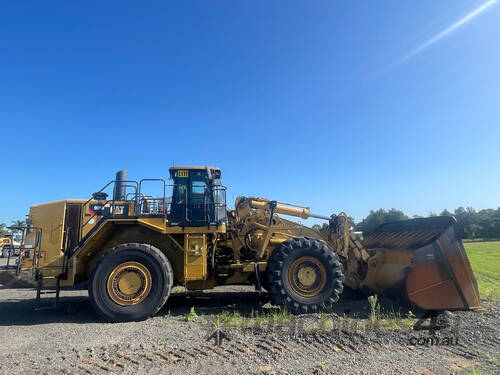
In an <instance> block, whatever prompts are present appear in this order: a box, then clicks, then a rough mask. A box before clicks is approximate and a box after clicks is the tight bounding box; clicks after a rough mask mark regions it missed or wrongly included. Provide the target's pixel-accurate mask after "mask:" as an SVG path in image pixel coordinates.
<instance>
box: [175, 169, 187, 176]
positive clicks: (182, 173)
mask: <svg viewBox="0 0 500 375" xmlns="http://www.w3.org/2000/svg"><path fill="white" fill-rule="evenodd" d="M177 177H181V178H188V177H189V171H188V170H186V169H180V170H179V171H177Z"/></svg>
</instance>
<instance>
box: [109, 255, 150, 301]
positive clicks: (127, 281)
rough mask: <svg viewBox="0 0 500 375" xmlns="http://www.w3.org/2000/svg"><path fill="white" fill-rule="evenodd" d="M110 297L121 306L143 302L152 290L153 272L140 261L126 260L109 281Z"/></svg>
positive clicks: (117, 267) (111, 274) (114, 271)
mask: <svg viewBox="0 0 500 375" xmlns="http://www.w3.org/2000/svg"><path fill="white" fill-rule="evenodd" d="M107 290H108V295H109V297H110V298H111V299H112V300H113V301H114V302H115V303H117V304H119V305H121V306H130V305H136V304H138V303H140V302H142V301H143V300H144V299H145V298H146V297H147V296H148V294H149V292H150V290H151V274H150V272H149V270H148V269H147V268H146V267H145V266H144V265H143V264H141V263H138V262H125V263H122V264H120V265H118V266H116V267H115V268H114V269H113V271H112V272H111V273H110V275H109V277H108V282H107Z"/></svg>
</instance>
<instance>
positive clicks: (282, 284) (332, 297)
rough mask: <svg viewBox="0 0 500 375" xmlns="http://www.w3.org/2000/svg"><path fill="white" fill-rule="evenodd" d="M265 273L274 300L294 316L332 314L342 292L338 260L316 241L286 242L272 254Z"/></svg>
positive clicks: (341, 278) (330, 251)
mask: <svg viewBox="0 0 500 375" xmlns="http://www.w3.org/2000/svg"><path fill="white" fill-rule="evenodd" d="M266 273H267V282H268V286H269V289H270V290H269V292H270V293H271V296H272V298H273V301H274V302H275V303H276V304H278V305H281V306H285V307H286V308H287V309H288V310H289V311H291V312H293V313H307V312H313V313H314V312H318V311H330V310H331V309H332V307H333V304H334V303H335V302H337V301H338V299H339V297H340V295H341V294H342V291H343V285H342V283H343V281H344V275H343V273H342V265H341V263H340V260H339V257H338V256H337V254H335V253H334V252H333V250H332V249H331V248H330V247H328V246H327V245H326V244H324V243H323V242H321V241H319V240H316V239H314V238H308V237H298V238H292V239H290V240H287V241H285V242H283V243H282V244H281V245H280V247H279V248H277V249H276V250H274V251H273V252H272V254H271V257H270V258H269V261H268V265H267V271H266Z"/></svg>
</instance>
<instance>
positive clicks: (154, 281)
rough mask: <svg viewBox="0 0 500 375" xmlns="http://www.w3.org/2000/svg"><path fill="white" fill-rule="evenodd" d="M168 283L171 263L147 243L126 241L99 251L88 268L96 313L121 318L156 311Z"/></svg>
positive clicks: (169, 286)
mask: <svg viewBox="0 0 500 375" xmlns="http://www.w3.org/2000/svg"><path fill="white" fill-rule="evenodd" d="M172 284H173V273H172V267H171V265H170V262H169V261H168V259H167V257H166V256H165V254H163V253H162V252H161V251H160V250H159V249H157V248H156V247H154V246H151V245H146V244H139V243H127V244H122V245H118V246H116V247H114V248H112V249H111V250H109V251H108V252H107V253H106V254H104V255H103V257H102V258H101V259H100V260H99V262H98V263H97V264H96V266H95V267H94V269H93V271H92V274H91V276H90V280H89V288H88V289H89V297H90V301H91V303H92V305H93V307H94V309H95V310H96V312H97V313H98V314H99V315H101V316H102V317H104V318H105V319H106V320H109V321H113V322H124V321H134V320H143V319H146V318H148V317H150V316H153V315H154V314H156V313H157V312H158V310H160V309H161V307H162V306H163V305H164V304H165V302H166V300H167V298H168V296H169V295H170V290H171V289H172Z"/></svg>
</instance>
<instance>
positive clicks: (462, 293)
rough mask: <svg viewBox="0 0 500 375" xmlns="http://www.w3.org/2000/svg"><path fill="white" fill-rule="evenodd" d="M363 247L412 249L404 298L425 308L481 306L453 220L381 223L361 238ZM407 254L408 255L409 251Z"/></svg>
mask: <svg viewBox="0 0 500 375" xmlns="http://www.w3.org/2000/svg"><path fill="white" fill-rule="evenodd" d="M363 245H364V246H365V248H366V249H367V250H375V251H384V252H404V253H408V252H412V257H411V265H410V266H409V267H407V268H406V271H405V273H406V280H405V281H404V283H402V284H403V285H405V286H406V294H407V297H408V299H409V300H410V301H411V302H412V303H414V304H415V305H417V306H418V307H420V308H422V309H425V310H457V309H458V310H462V309H465V310H468V309H476V308H479V307H481V301H480V299H479V291H478V289H477V282H476V279H475V277H474V274H473V272H472V269H471V266H470V263H469V259H468V258H467V254H466V253H465V249H464V247H463V244H462V241H461V240H460V237H459V236H458V235H457V234H456V219H455V218H454V217H450V216H436V217H430V218H421V219H412V220H404V221H399V222H393V223H387V224H382V225H381V226H379V227H378V228H377V229H376V230H375V232H374V233H372V234H371V235H369V236H367V237H366V238H365V239H364V240H363ZM410 255H411V254H410Z"/></svg>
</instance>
